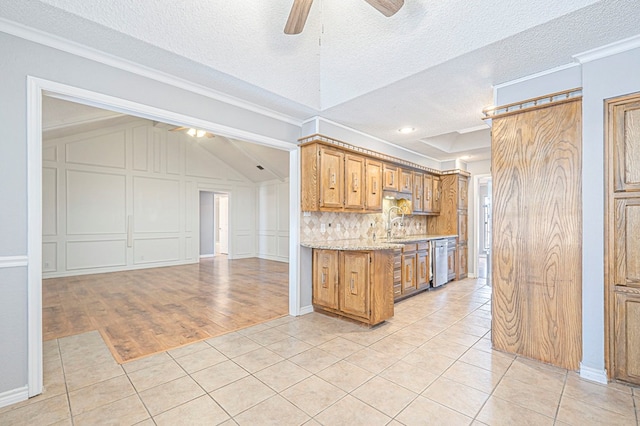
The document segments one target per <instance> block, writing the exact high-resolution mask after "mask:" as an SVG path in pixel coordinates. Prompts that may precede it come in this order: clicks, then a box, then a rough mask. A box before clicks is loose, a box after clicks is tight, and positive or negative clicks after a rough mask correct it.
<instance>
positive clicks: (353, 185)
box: [351, 173, 359, 192]
mask: <svg viewBox="0 0 640 426" xmlns="http://www.w3.org/2000/svg"><path fill="white" fill-rule="evenodd" d="M358 183H359V182H358V174H357V173H352V174H351V188H352V191H353V192H358Z"/></svg>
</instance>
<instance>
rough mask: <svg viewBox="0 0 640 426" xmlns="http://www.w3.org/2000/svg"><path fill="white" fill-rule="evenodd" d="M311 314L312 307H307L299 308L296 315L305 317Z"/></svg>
mask: <svg viewBox="0 0 640 426" xmlns="http://www.w3.org/2000/svg"><path fill="white" fill-rule="evenodd" d="M312 312H313V305H307V306H303V307H301V308H300V312H298V315H307V314H310V313H312Z"/></svg>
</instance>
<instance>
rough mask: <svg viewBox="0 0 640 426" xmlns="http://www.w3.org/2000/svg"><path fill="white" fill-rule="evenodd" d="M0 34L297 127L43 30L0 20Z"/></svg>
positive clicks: (285, 118) (265, 110) (292, 121)
mask: <svg viewBox="0 0 640 426" xmlns="http://www.w3.org/2000/svg"><path fill="white" fill-rule="evenodd" d="M0 31H2V32H4V33H7V34H11V35H14V36H16V37H20V38H22V39H25V40H29V41H32V42H35V43H38V44H42V45H44V46H49V47H53V48H54V49H58V50H62V51H63V52H67V53H71V54H73V55H76V56H80V57H82V58H85V59H89V60H91V61H95V62H99V63H101V64H105V65H108V66H111V67H114V68H117V69H120V70H123V71H127V72H131V73H133V74H136V75H140V76H142V77H146V78H149V79H152V80H155V81H158V82H160V83H165V84H168V85H171V86H173V87H178V88H180V89H184V90H187V91H189V92H192V93H196V94H198V95H202V96H206V97H208V98H210V99H215V100H217V101H220V102H224V103H227V104H229V105H233V106H237V107H240V108H243V109H246V110H249V111H253V112H255V113H258V114H261V115H264V116H266V117H270V118H274V119H276V120H279V121H283V122H285V123H289V124H293V125H296V126H300V125H301V120H299V119H297V118H295V117H292V116H289V115H286V114H282V113H279V112H277V111H274V110H272V109H268V108H265V107H262V106H260V105H258V104H255V103H252V102H248V101H245V100H242V99H239V98H236V97H234V96H230V95H227V94H225V93H222V92H219V91H217V90H213V89H210V88H208V87H205V86H201V85H199V84H195V83H192V82H190V81H187V80H185V79H182V78H180V77H176V76H174V75H171V74H167V73H164V72H161V71H158V70H154V69H152V68H149V67H146V66H143V65H140V64H136V63H135V62H131V61H128V60H126V59H122V58H118V57H117V56H113V55H110V54H108V53H105V52H102V51H100V50H97V49H93V48H91V47H88V46H85V45H82V44H79V43H76V42H73V41H70V40H67V39H64V38H62V37H58V36H56V35H53V34H49V33H47V32H44V31H40V30H37V29H35V28H30V27H27V26H25V25H22V24H18V23H16V22H12V21H9V20H7V19H4V18H0Z"/></svg>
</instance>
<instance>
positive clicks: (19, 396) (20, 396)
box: [0, 386, 29, 408]
mask: <svg viewBox="0 0 640 426" xmlns="http://www.w3.org/2000/svg"><path fill="white" fill-rule="evenodd" d="M27 399H29V388H28V387H27V386H25V387H22V388H17V389H12V390H10V391H6V392H3V393H0V408H2V407H6V406H7V405H11V404H16V403H18V402H22V401H26V400H27Z"/></svg>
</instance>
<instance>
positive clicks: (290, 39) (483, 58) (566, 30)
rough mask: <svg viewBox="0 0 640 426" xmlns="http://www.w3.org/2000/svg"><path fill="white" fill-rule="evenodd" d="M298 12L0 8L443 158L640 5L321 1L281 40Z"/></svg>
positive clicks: (137, 6) (77, 3) (57, 1)
mask: <svg viewBox="0 0 640 426" xmlns="http://www.w3.org/2000/svg"><path fill="white" fill-rule="evenodd" d="M290 5H291V0H270V1H257V0H237V1H228V0H182V1H180V2H175V1H173V0H145V1H138V0H2V2H0V17H3V18H5V19H8V20H12V21H16V22H19V23H22V24H24V25H27V26H31V27H34V28H37V29H41V30H43V31H46V32H49V33H53V34H55V35H58V36H61V37H64V38H67V39H70V40H74V41H77V42H79V43H82V44H85V45H87V46H90V47H93V48H96V49H99V50H102V51H105V52H107V53H110V54H113V55H117V56H120V57H122V58H124V59H128V60H131V61H135V62H137V63H140V64H142V65H145V66H149V67H152V68H155V69H158V70H161V71H164V72H167V73H170V74H173V75H176V76H179V77H182V78H184V79H187V80H190V81H193V82H195V83H198V84H201V85H203V86H206V87H209V88H211V89H213V90H218V91H221V92H224V93H227V94H229V95H232V96H236V97H239V98H242V99H246V100H248V101H250V102H253V103H257V104H260V105H263V106H265V107H267V108H270V109H272V110H274V111H278V112H281V113H283V114H287V115H289V116H291V117H293V118H296V119H300V120H303V119H306V118H309V117H311V116H313V115H320V116H322V117H325V118H327V119H330V120H333V121H336V122H338V123H340V124H343V125H346V126H349V127H352V128H354V129H357V130H360V131H362V132H365V133H367V134H370V135H372V136H375V137H378V138H381V139H384V140H387V141H390V142H393V143H396V144H398V145H401V146H404V147H406V148H410V149H412V150H414V151H416V152H419V153H422V154H424V155H428V156H432V157H434V158H437V159H440V160H448V159H452V158H456V157H459V156H461V155H465V154H471V155H474V156H476V158H475V159H478V156H483V155H484V156H485V157H486V155H487V151H488V137H487V136H486V135H487V133H488V132H487V131H486V130H484V131H479V132H476V133H471V134H465V136H464V137H460V136H459V135H458V133H456V131H457V130H461V129H466V128H471V127H476V126H478V125H481V124H482V122H481V120H480V118H481V109H482V108H483V107H484V106H487V105H489V104H490V103H491V102H492V85H494V84H499V83H502V82H505V81H509V80H512V79H515V78H519V77H523V76H526V75H530V74H532V73H536V72H539V71H543V70H545V69H549V68H552V67H556V66H560V65H565V64H569V63H571V62H572V61H573V59H572V55H574V54H576V53H580V52H583V51H585V50H589V49H592V48H595V47H599V46H602V45H605V44H608V43H611V42H614V41H617V40H620V39H623V38H627V37H631V36H634V35H637V34H638V33H640V28H639V27H638V24H637V23H638V22H640V7H639V5H638V0H603V1H594V0H565V1H552V0H528V1H522V0H493V1H490V2H486V1H485V2H479V1H463V0H441V1H433V0H422V1H420V0H405V5H404V7H403V8H402V9H401V10H400V11H399V12H398V13H397V14H396V15H394V16H393V17H390V18H385V17H384V16H383V15H382V14H380V13H379V12H377V11H376V10H375V9H373V8H372V7H371V6H369V5H368V4H367V3H366V2H365V1H363V0H315V1H314V4H313V6H312V8H311V12H310V14H309V18H308V21H307V24H306V27H305V30H304V31H303V33H302V34H300V35H297V36H287V35H284V34H283V28H284V23H285V22H286V19H287V15H288V12H289V8H290ZM404 125H410V126H413V127H415V128H416V129H417V131H416V132H415V133H412V134H410V135H400V134H399V133H398V132H397V129H398V128H399V127H402V126H404ZM443 135H444V136H443ZM469 135H471V136H469ZM443 140H449V141H451V140H455V141H456V143H443V142H442V141H443ZM483 150H484V151H483Z"/></svg>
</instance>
